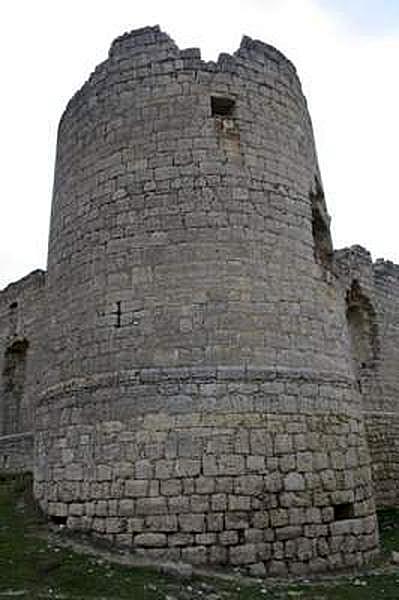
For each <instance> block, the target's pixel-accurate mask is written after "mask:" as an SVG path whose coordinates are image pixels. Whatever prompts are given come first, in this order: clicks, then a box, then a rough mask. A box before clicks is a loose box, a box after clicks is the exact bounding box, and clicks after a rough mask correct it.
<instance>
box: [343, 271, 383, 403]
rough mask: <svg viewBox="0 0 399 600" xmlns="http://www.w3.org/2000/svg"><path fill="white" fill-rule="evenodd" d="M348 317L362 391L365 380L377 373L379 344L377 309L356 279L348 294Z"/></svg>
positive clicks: (354, 364) (355, 365) (358, 379)
mask: <svg viewBox="0 0 399 600" xmlns="http://www.w3.org/2000/svg"><path fill="white" fill-rule="evenodd" d="M346 319H347V323H348V329H349V338H350V344H351V354H352V364H353V370H354V373H355V376H356V379H357V382H358V386H359V391H360V392H362V387H363V383H364V382H365V380H366V379H369V378H370V377H373V376H374V375H375V369H376V362H377V360H378V355H379V344H378V327H377V317H376V313H375V310H374V308H373V305H372V304H371V302H370V300H369V299H368V298H367V296H366V295H365V294H364V293H363V292H362V290H361V288H360V285H359V282H358V281H357V280H356V279H355V280H354V281H353V282H352V285H351V287H350V289H349V290H348V292H347V294H346Z"/></svg>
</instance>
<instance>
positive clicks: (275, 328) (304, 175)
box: [35, 28, 378, 574]
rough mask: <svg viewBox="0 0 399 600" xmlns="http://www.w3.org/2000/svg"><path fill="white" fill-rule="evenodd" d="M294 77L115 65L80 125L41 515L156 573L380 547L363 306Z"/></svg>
mask: <svg viewBox="0 0 399 600" xmlns="http://www.w3.org/2000/svg"><path fill="white" fill-rule="evenodd" d="M331 252H332V247H331V239H330V236H329V219H328V215H327V211H326V207H325V203H324V198H323V193H322V188H321V183H320V175H319V172H318V165H317V159H316V154H315V149H314V141H313V134H312V128H311V123H310V119H309V116H308V112H307V108H306V102H305V100H304V98H303V95H302V92H301V88H300V84H299V81H298V79H297V76H296V73H295V70H294V68H293V67H292V65H291V64H290V63H289V61H287V60H286V59H285V58H284V57H283V56H282V55H281V54H280V53H279V52H277V51H276V50H275V49H273V48H271V47H269V46H267V45H265V44H262V43H261V42H256V41H253V40H250V39H248V38H244V40H243V42H242V44H241V47H240V48H239V50H238V51H237V52H236V53H235V55H234V56H228V55H221V57H220V58H219V61H218V63H205V62H203V61H201V59H200V55H199V51H198V50H195V49H193V50H186V51H184V50H183V51H180V50H179V49H178V48H177V47H176V45H175V44H174V43H173V42H172V41H171V40H170V38H169V37H168V36H167V35H165V34H164V33H162V32H160V31H159V29H158V28H146V29H144V30H139V31H136V32H132V33H131V34H128V35H126V36H123V37H122V38H119V39H118V40H116V42H114V44H113V46H112V48H111V51H110V56H109V58H108V60H107V61H105V62H104V63H103V64H102V65H100V66H99V67H98V68H97V69H96V71H95V73H94V74H93V75H92V77H91V78H90V80H89V81H88V83H87V84H85V85H84V86H83V88H82V90H80V91H79V92H78V93H77V94H76V95H75V97H74V98H73V99H72V101H71V102H70V104H69V105H68V107H67V110H66V112H65V114H64V116H63V118H62V120H61V123H60V128H59V137H58V147H57V162H56V172H55V184H54V198H53V208H52V220H51V231H50V241H49V256H48V275H47V282H48V290H47V293H48V298H49V304H48V307H49V317H50V318H49V319H48V328H47V335H48V345H49V348H50V349H51V353H50V355H49V368H48V370H47V373H46V377H45V378H44V379H43V380H42V382H41V393H40V400H39V404H38V409H37V419H36V426H37V435H36V455H35V494H36V496H37V498H38V499H39V501H40V503H41V506H42V507H43V509H44V510H45V511H47V512H48V513H49V515H50V516H52V517H53V518H55V519H57V520H58V521H63V522H65V523H66V524H67V526H69V527H71V528H76V529H84V530H89V531H94V532H96V533H97V534H98V535H101V536H103V537H106V538H107V539H110V540H111V541H113V542H114V543H116V544H120V545H124V546H127V547H129V548H131V549H133V550H135V551H136V552H140V553H144V554H146V555H149V556H151V557H152V558H154V559H166V558H167V559H180V558H181V559H183V560H187V561H190V562H194V563H215V564H220V563H230V564H235V565H243V566H247V567H248V568H249V569H250V571H251V572H253V573H258V574H260V573H264V572H267V573H272V574H285V573H288V572H290V573H305V572H315V571H320V570H327V569H333V568H336V567H338V566H348V565H359V564H362V563H363V562H365V561H367V560H368V559H370V558H371V557H372V556H374V555H375V553H376V551H377V546H378V535H377V531H376V519H375V508H374V501H373V496H372V485H371V471H370V456H369V452H368V447H367V443H366V437H365V431H364V422H363V415H362V404H361V396H360V393H359V389H358V385H357V381H356V377H355V375H354V372H353V369H352V368H351V347H350V340H349V336H348V334H347V324H346V318H345V307H346V305H345V298H344V297H343V296H342V294H341V288H340V287H339V285H338V284H337V281H336V277H335V275H334V274H333V271H332V264H331Z"/></svg>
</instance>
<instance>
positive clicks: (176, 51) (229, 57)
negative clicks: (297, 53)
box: [61, 25, 301, 121]
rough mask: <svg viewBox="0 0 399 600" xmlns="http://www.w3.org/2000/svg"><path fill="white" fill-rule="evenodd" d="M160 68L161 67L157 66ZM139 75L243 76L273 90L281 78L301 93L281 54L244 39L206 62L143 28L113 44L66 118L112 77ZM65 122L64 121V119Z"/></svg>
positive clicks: (155, 29)
mask: <svg viewBox="0 0 399 600" xmlns="http://www.w3.org/2000/svg"><path fill="white" fill-rule="evenodd" d="M155 65H158V66H155ZM117 71H123V72H125V71H126V72H128V71H129V72H130V75H131V74H132V72H136V74H137V76H139V77H141V78H143V77H145V76H154V75H165V74H167V73H171V72H185V71H203V72H208V73H217V72H219V73H230V74H232V75H237V74H240V75H241V77H244V76H245V77H246V78H248V79H251V78H253V77H255V79H256V82H257V83H261V81H262V80H263V82H264V83H265V84H267V85H270V86H272V85H273V81H272V80H270V78H273V77H281V78H282V79H283V81H285V84H286V85H287V86H294V87H295V88H296V89H297V91H299V93H301V84H300V81H299V79H298V76H297V73H296V69H295V67H294V65H293V64H292V63H291V62H290V61H289V60H288V59H287V58H286V57H285V56H284V54H282V53H281V52H280V51H279V50H277V49H276V48H274V47H273V46H270V45H269V44H266V43H264V42H261V41H259V40H256V39H252V38H250V37H249V36H246V35H244V36H243V37H242V40H241V43H240V46H239V48H238V49H237V50H236V51H235V52H234V53H233V54H228V53H226V52H221V53H220V54H219V56H218V58H217V60H216V61H204V60H202V58H201V50H200V49H199V48H185V49H180V48H179V47H178V46H177V44H176V43H175V41H174V40H173V39H172V38H171V37H170V36H169V35H168V34H167V33H166V32H164V31H162V30H161V28H160V27H159V25H155V26H153V27H143V28H140V29H135V30H132V31H130V32H127V33H124V34H123V35H122V36H120V37H118V38H116V39H115V40H114V41H113V43H112V44H111V47H110V50H109V53H108V59H107V60H105V61H104V62H102V63H101V64H100V65H98V66H97V68H96V69H95V71H94V72H93V73H92V74H91V75H90V77H89V79H88V80H87V81H86V83H85V84H84V85H83V86H82V88H81V89H80V90H78V91H77V92H76V93H75V95H74V96H73V97H72V98H71V100H70V101H69V103H68V105H67V107H66V110H65V112H64V114H65V113H66V112H68V111H70V110H73V109H74V108H75V107H79V106H80V104H81V103H82V101H83V102H84V101H86V100H87V101H89V99H90V97H92V96H93V94H95V95H98V94H99V93H101V88H102V86H103V84H104V83H105V82H106V80H107V76H108V74H110V73H113V72H117ZM61 121H62V119H61Z"/></svg>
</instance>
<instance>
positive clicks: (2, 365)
mask: <svg viewBox="0 0 399 600" xmlns="http://www.w3.org/2000/svg"><path fill="white" fill-rule="evenodd" d="M44 286H45V273H44V272H43V271H33V272H32V273H30V274H29V275H27V276H26V277H24V278H23V279H21V280H19V281H17V282H15V283H12V284H10V285H9V286H8V287H7V288H5V289H4V290H3V291H1V292H0V373H1V377H0V469H1V470H2V471H13V472H14V471H21V470H22V471H24V470H31V469H32V468H33V443H34V440H33V430H34V408H35V403H36V399H37V388H38V385H39V384H40V377H41V372H42V370H43V368H44V358H43V357H44V346H43V343H44V340H43V333H44V330H43V318H44V298H45V288H44Z"/></svg>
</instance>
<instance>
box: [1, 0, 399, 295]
mask: <svg viewBox="0 0 399 600" xmlns="http://www.w3.org/2000/svg"><path fill="white" fill-rule="evenodd" d="M155 24H160V25H161V27H162V28H163V29H164V30H166V31H167V32H168V33H169V34H170V35H171V36H172V37H173V38H174V39H175V41H176V42H177V44H178V45H179V46H180V47H181V48H184V47H192V46H200V47H201V50H202V55H203V57H204V58H205V59H216V57H217V55H218V54H219V52H234V51H235V50H236V49H237V48H238V46H239V43H240V39H241V37H242V35H243V34H247V35H249V36H251V37H255V38H258V39H261V40H263V41H265V42H268V43H270V44H273V45H275V46H276V47H278V48H279V49H280V50H281V51H283V52H284V53H285V54H286V55H287V56H288V58H290V59H291V60H292V61H293V62H294V64H295V65H296V67H297V69H298V73H299V76H300V78H301V80H302V83H303V88H304V92H305V95H306V96H307V99H308V103H309V108H310V112H311V116H312V119H313V125H314V129H315V135H316V145H317V149H318V155H319V161H320V165H321V171H322V176H323V183H324V188H325V193H326V199H327V204H328V208H329V212H330V214H331V216H332V232H333V238H334V245H335V247H336V248H338V247H342V246H347V245H351V244H355V243H358V244H362V245H364V246H366V247H367V248H368V249H369V250H370V251H371V252H372V255H373V258H374V259H376V258H379V257H384V258H386V259H389V260H393V261H395V262H398V263H399V241H398V237H399V230H398V217H399V208H398V201H399V195H398V184H397V176H398V174H399V169H398V164H397V163H398V144H399V77H398V70H399V0H201V1H195V2H191V1H190V0H184V1H182V0H179V1H178V0H145V1H144V2H143V1H142V0H140V2H138V1H136V0H129V1H127V0H112V2H109V1H105V0H104V1H102V0H68V1H65V0H35V1H32V0H3V1H1V4H0V57H1V58H0V68H1V81H2V90H1V94H0V160H1V173H2V183H1V196H0V198H1V200H0V207H1V219H0V288H1V287H4V286H5V285H7V284H8V283H9V282H11V281H14V280H16V279H18V278H20V277H22V276H24V275H25V274H27V273H28V272H30V271H31V270H33V269H35V268H45V264H46V250H47V234H48V223H49V214H50V202H51V188H52V177H53V169H54V154H55V144H56V131H57V125H58V121H59V118H60V116H61V113H62V111H63V109H64V107H65V104H66V103H67V101H68V99H69V98H70V97H71V96H72V94H73V93H74V92H75V91H76V90H77V89H78V88H79V87H80V86H81V85H82V84H83V82H84V81H85V80H86V79H87V77H88V76H89V74H90V72H91V71H92V70H93V69H94V67H95V66H96V64H98V63H99V62H100V61H102V60H104V58H106V56H107V52H108V48H109V46H110V44H111V41H112V40H113V39H114V38H115V37H117V36H118V35H120V34H122V33H123V32H124V31H129V30H131V29H136V28H137V27H142V26H144V25H155Z"/></svg>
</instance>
